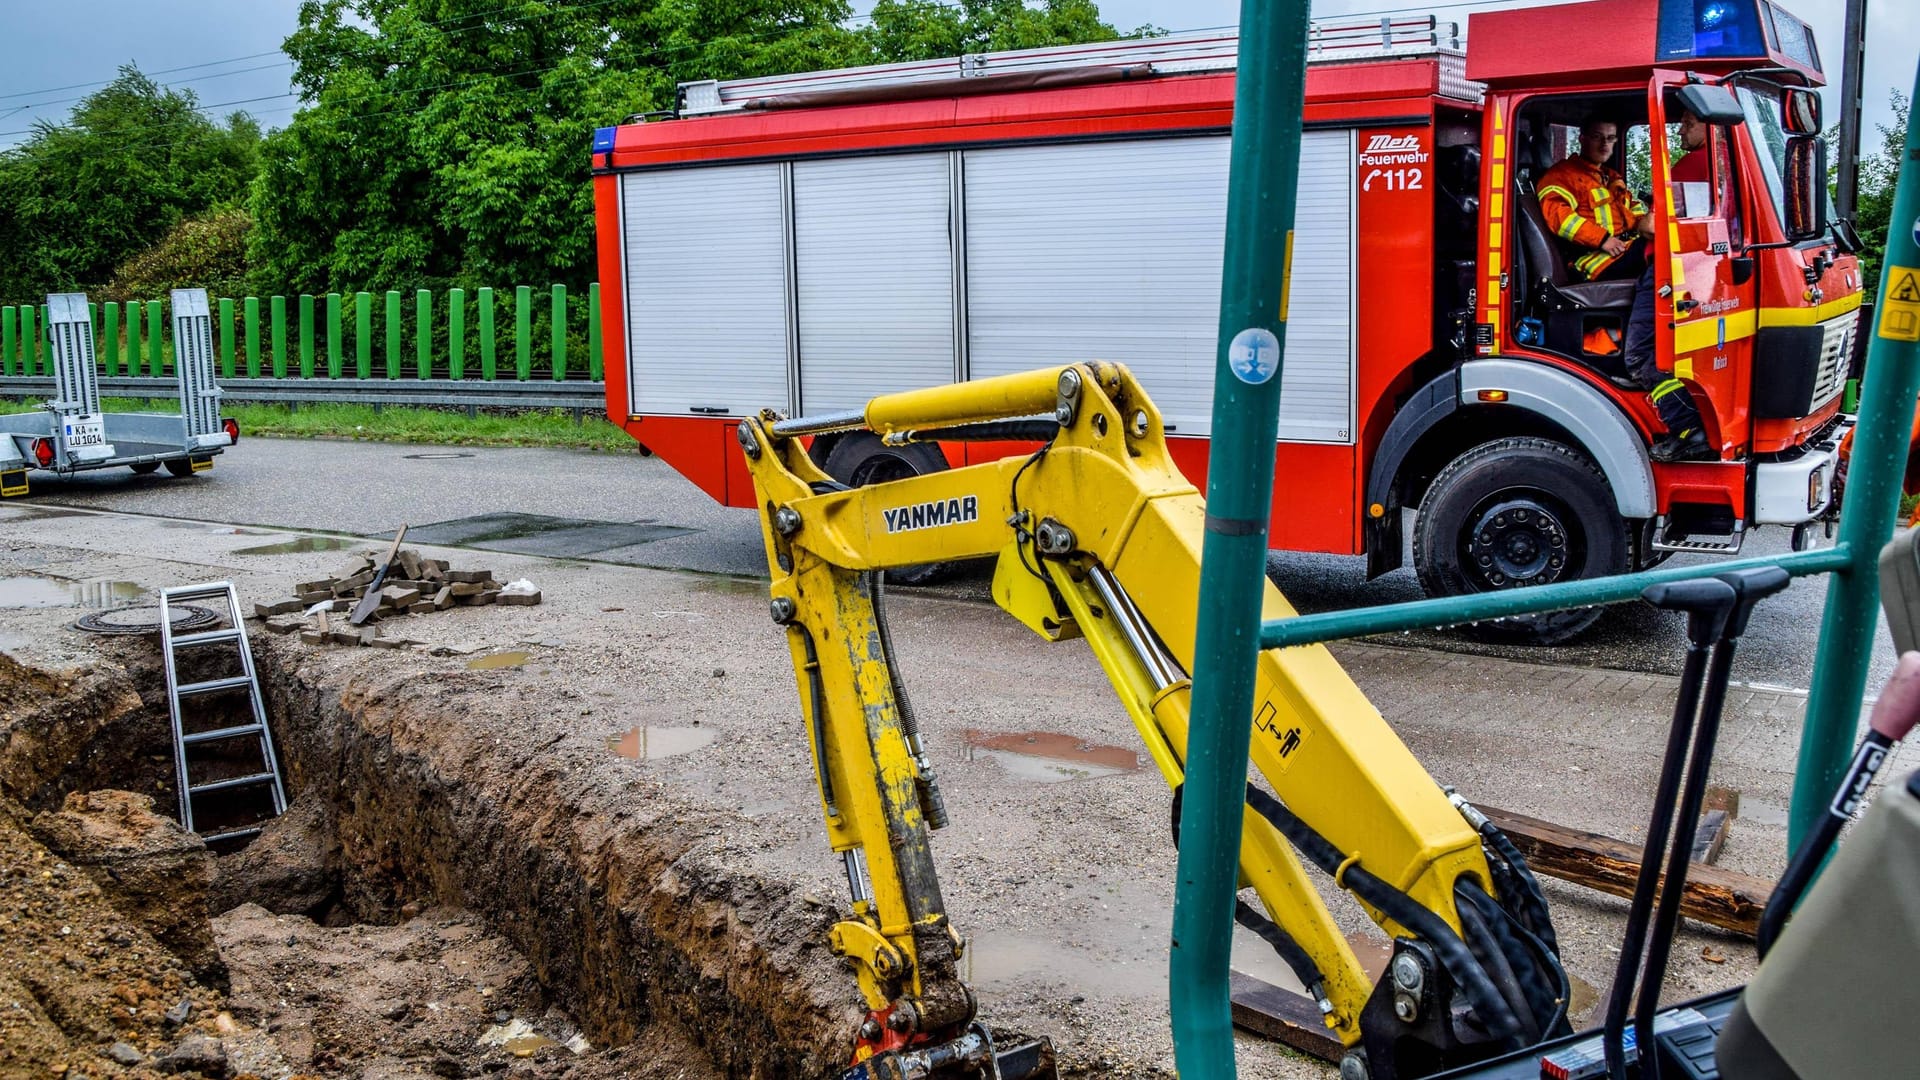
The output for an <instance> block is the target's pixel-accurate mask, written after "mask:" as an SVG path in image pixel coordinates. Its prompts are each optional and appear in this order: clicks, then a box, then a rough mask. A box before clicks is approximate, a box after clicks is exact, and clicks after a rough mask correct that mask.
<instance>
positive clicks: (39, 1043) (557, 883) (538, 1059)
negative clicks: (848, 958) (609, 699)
mask: <svg viewBox="0 0 1920 1080" xmlns="http://www.w3.org/2000/svg"><path fill="white" fill-rule="evenodd" d="M254 647H255V656H256V662H257V664H258V666H259V668H260V671H261V676H262V683H263V690H264V691H265V694H266V697H267V700H268V703H269V714H270V716H271V718H272V721H273V729H274V731H275V733H276V736H277V738H278V741H279V748H280V753H281V758H282V762H283V764H284V765H285V766H286V771H287V778H288V787H289V796H290V798H291V805H290V807H289V810H288V812H287V814H286V815H285V816H283V817H281V818H279V819H278V820H277V821H275V822H274V823H273V824H272V825H271V826H270V827H268V829H267V830H266V831H265V832H264V833H263V834H262V835H261V836H260V837H259V838H257V839H256V840H255V841H254V842H253V843H251V844H250V845H249V846H247V847H246V848H244V849H243V850H241V851H239V852H238V853H232V854H218V855H216V854H213V853H210V852H209V851H208V850H207V847H206V845H205V844H204V843H203V842H202V841H201V840H200V839H199V838H198V837H195V836H192V835H190V834H188V833H186V832H184V831H183V830H181V829H180V828H179V827H178V825H177V824H175V823H174V821H173V812H174V802H175V798H174V794H173V764H172V758H171V744H170V740H169V738H168V736H167V734H166V732H167V730H168V721H167V719H166V708H165V703H164V698H163V696H162V694H161V693H160V692H159V687H160V686H161V685H163V681H162V675H161V672H160V671H159V669H158V658H157V652H156V650H155V649H154V648H153V646H152V643H150V642H146V641H142V640H138V639H134V640H119V641H106V642H102V643H100V645H99V646H98V648H97V650H95V653H94V655H93V656H92V657H91V658H90V659H88V660H86V661H84V662H82V663H80V664H76V665H72V666H68V667H59V668H43V667H36V666H33V665H30V664H24V663H21V662H20V661H18V660H16V659H14V658H13V657H10V656H8V655H6V654H4V653H0V734H3V735H4V740H3V741H0V850H3V851H4V856H5V857H4V859H0V951H4V953H5V955H6V956H7V960H6V962H5V964H4V966H3V967H0V999H5V1000H6V1001H9V1002H11V1003H12V1004H11V1006H10V1007H9V1008H6V1009H0V1077H4V1078H6V1080H12V1078H14V1077H21V1078H25V1077H36V1078H37V1077H48V1078H57V1080H76V1078H81V1077H84V1078H87V1080H97V1078H100V1077H119V1076H135V1077H147V1076H163V1075H181V1076H203V1077H207V1078H233V1077H243V1076H258V1077H262V1078H283V1077H308V1076H317V1077H334V1076H339V1077H365V1078H367V1080H402V1078H406V1080H412V1078H422V1080H424V1078H426V1077H468V1076H492V1075H508V1076H522V1075H525V1076H541V1077H546V1076H553V1077H560V1076H565V1077H572V1078H579V1080H597V1078H599V1077H613V1076H635V1077H654V1076H658V1077H684V1078H689V1080H705V1078H708V1077H714V1078H718V1077H740V1078H753V1080H775V1078H786V1077H793V1078H803V1077H805V1078H811V1077H819V1076H827V1075H832V1074H833V1073H834V1072H835V1071H837V1066H838V1065H839V1064H840V1063H841V1057H840V1055H841V1054H842V1053H843V1052H844V1048H845V1047H847V1046H848V1045H850V1043H851V1038H852V1035H851V1033H852V1030H853V1027H854V1025H855V1024H856V1023H857V1021H858V1015H857V1011H856V1009H855V1008H854V1003H855V1002H856V1001H857V995H856V994H854V993H853V992H852V981H851V977H850V975H849V974H848V972H847V971H846V969H845V968H844V966H843V965H842V963H841V962H840V961H839V960H838V959H836V958H835V957H833V956H831V955H830V954H829V953H828V952H827V950H826V948H825V945H824V943H825V941H826V939H827V933H826V930H827V927H828V926H829V924H830V923H831V921H832V913H831V911H830V909H829V907H828V906H827V905H826V904H825V903H823V902H822V901H821V900H819V899H818V898H817V897H814V896H812V895H809V894H799V895H796V894H794V893H793V892H792V891H791V890H790V888H789V887H787V886H783V885H780V884H777V883H771V882H768V881H766V880H763V879H761V878H759V877H756V876H755V875H753V874H752V873H749V872H742V871H740V870H737V869H735V868H733V867H731V866H730V865H729V859H728V837H729V836H731V835H733V834H735V833H736V832H738V830H736V829H735V828H734V827H733V826H734V823H733V822H730V821H729V820H727V818H728V815H727V814H726V813H724V812H722V811H716V810H712V809H694V808H689V807H688V806H686V805H685V804H684V803H683V802H680V801H676V800H675V799H674V798H673V797H672V795H671V793H670V792H668V791H666V790H665V789H664V788H663V787H662V786H661V785H659V784H658V783H657V782H650V781H647V780H645V779H644V778H643V779H618V778H614V779H609V778H608V777H607V776H606V775H605V770H604V769H601V770H595V769H593V768H590V767H589V764H590V763H589V761H588V760H586V759H585V758H583V757H582V756H581V755H582V754H583V753H585V752H586V751H585V750H583V749H581V748H579V747H576V746H574V745H572V743H574V742H578V741H579V740H567V739H566V738H565V737H564V736H565V732H564V729H559V730H556V729H555V728H554V725H553V724H552V723H551V722H548V723H546V724H545V725H544V726H543V725H542V724H537V723H529V724H528V725H527V726H526V729H525V730H526V731H527V732H528V733H529V734H528V737H527V738H526V739H525V740H524V741H516V740H512V739H508V738H503V737H502V735H501V730H502V729H501V726H500V723H499V716H500V711H501V701H500V697H501V695H500V683H499V681H498V679H497V678H494V677H490V676H489V675H488V674H487V673H482V672H475V673H471V674H468V673H465V672H460V673H456V674H436V675H435V676H433V677H431V678H422V677H421V674H420V671H419V670H418V668H417V667H413V666H409V665H408V664H406V663H391V664H380V663H366V662H364V661H365V658H367V656H368V653H367V652H366V651H365V650H358V651H355V652H356V653H357V655H355V656H353V657H352V659H353V661H355V663H354V664H353V665H352V666H351V667H345V666H343V664H342V662H341V661H340V660H338V658H337V657H338V654H337V651H336V652H335V654H334V655H333V656H331V657H330V656H329V655H328V651H327V650H312V649H308V648H306V647H303V646H300V645H298V644H297V643H295V642H294V641H293V640H292V639H291V638H285V639H282V638H274V637H272V636H270V635H256V637H255V642H254ZM532 708H533V709H534V710H535V711H538V710H539V703H538V702H535V703H533V704H532ZM482 717H485V718H486V719H485V720H482V719H480V718H482ZM489 1040H491V1041H489Z"/></svg>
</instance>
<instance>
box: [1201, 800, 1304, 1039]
mask: <svg viewBox="0 0 1920 1080" xmlns="http://www.w3.org/2000/svg"><path fill="white" fill-rule="evenodd" d="M1186 790H1187V788H1186V785H1185V784H1180V785H1178V786H1176V787H1175V788H1174V789H1173V847H1174V850H1175V851H1178V850H1179V849H1180V803H1181V796H1182V795H1183V794H1185V792H1186ZM1233 921H1234V922H1237V923H1239V924H1240V925H1241V926H1244V927H1246V928H1247V929H1249V930H1251V931H1253V932H1254V933H1256V934H1258V935H1260V940H1262V941H1264V942H1266V943H1267V944H1268V945H1270V946H1272V947H1273V951H1274V952H1275V953H1277V954H1279V957H1280V959H1281V960H1283V961H1285V962H1286V965H1287V967H1288V968H1289V969H1291V970H1292V971H1293V977H1294V978H1296V979H1299V980H1300V985H1301V986H1304V987H1306V988H1307V989H1308V991H1310V992H1311V993H1312V994H1313V995H1314V998H1315V1003H1316V1004H1318V1003H1319V1001H1320V1000H1321V999H1322V998H1323V997H1324V995H1325V992H1326V991H1325V986H1326V978H1325V976H1323V975H1321V974H1320V967H1319V965H1317V964H1315V963H1314V962H1313V957H1312V956H1310V955H1308V954H1307V950H1305V949H1303V948H1301V947H1300V943H1299V942H1298V941H1295V940H1294V939H1293V935H1292V934H1289V933H1287V932H1286V931H1285V930H1283V929H1281V927H1280V924H1279V923H1276V922H1274V921H1273V920H1272V919H1269V918H1267V916H1266V915H1264V914H1262V913H1261V912H1260V911H1259V910H1257V909H1256V908H1254V906H1253V905H1252V904H1249V903H1247V902H1246V901H1245V900H1241V899H1239V898H1237V897H1236V898H1235V899H1234V902H1233ZM1321 1008H1322V1009H1325V1008H1326V1006H1325V1005H1322V1006H1321Z"/></svg>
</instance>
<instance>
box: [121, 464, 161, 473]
mask: <svg viewBox="0 0 1920 1080" xmlns="http://www.w3.org/2000/svg"><path fill="white" fill-rule="evenodd" d="M127 468H129V469H132V470H133V471H134V474H135V475H136V476H149V475H152V474H153V473H156V472H159V471H160V463H159V462H157V461H143V462H141V463H140V464H138V465H129V466H127Z"/></svg>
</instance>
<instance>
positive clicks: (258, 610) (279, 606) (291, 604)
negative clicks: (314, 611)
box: [253, 598, 306, 619]
mask: <svg viewBox="0 0 1920 1080" xmlns="http://www.w3.org/2000/svg"><path fill="white" fill-rule="evenodd" d="M304 607H306V605H305V604H302V603H301V602H300V601H299V599H297V598H292V599H287V600H275V601H274V602H273V603H271V604H255V605H253V613H254V614H255V615H258V616H260V617H261V618H263V619H271V618H273V617H274V616H275V615H285V614H287V613H288V612H290V611H299V610H300V609H301V608H304Z"/></svg>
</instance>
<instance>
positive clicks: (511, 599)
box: [495, 589, 540, 607]
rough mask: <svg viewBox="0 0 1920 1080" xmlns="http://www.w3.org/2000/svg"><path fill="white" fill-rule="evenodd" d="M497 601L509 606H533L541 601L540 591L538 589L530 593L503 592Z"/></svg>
mask: <svg viewBox="0 0 1920 1080" xmlns="http://www.w3.org/2000/svg"><path fill="white" fill-rule="evenodd" d="M495 602H496V603H499V604H502V605H505V606H507V607H532V606H533V605H535V604H538V603H539V602H540V592H539V590H537V589H536V590H534V591H533V592H530V593H510V592H503V593H500V594H499V599H498V600H496V601H495Z"/></svg>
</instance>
